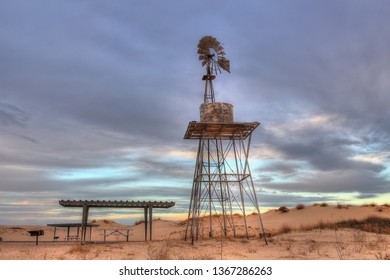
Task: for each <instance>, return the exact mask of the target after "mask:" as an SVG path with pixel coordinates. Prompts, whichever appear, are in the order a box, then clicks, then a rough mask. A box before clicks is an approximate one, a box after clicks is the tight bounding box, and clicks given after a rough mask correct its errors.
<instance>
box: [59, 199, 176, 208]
mask: <svg viewBox="0 0 390 280" xmlns="http://www.w3.org/2000/svg"><path fill="white" fill-rule="evenodd" d="M59 204H60V205H62V206H64V207H83V206H88V207H106V208H145V207H153V208H170V207H172V206H175V202H173V201H171V202H164V201H128V200H126V201H123V200H120V201H117V200H114V201H112V200H107V201H106V200H60V201H59Z"/></svg>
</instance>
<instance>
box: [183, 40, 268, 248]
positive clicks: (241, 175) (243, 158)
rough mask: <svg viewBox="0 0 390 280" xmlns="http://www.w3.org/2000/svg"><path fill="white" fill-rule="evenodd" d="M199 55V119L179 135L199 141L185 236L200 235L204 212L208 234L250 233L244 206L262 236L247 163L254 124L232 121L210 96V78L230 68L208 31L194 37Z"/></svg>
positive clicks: (228, 106) (228, 110)
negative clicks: (201, 87)
mask: <svg viewBox="0 0 390 280" xmlns="http://www.w3.org/2000/svg"><path fill="white" fill-rule="evenodd" d="M198 54H199V60H200V61H201V62H202V66H203V67H204V66H205V67H206V75H204V76H203V78H202V80H203V81H205V91H204V100H203V103H202V104H201V106H200V122H197V121H192V122H190V123H189V124H188V127H187V131H186V133H185V135H184V139H192V140H198V152H197V158H196V163H195V171H194V177H193V184H192V190H191V200H190V205H189V209H188V219H187V221H188V222H187V227H186V232H185V239H186V240H187V238H191V240H192V243H194V242H195V240H197V239H198V238H199V235H200V227H201V224H202V223H204V221H205V219H202V218H203V217H208V222H207V224H208V226H207V228H208V235H209V237H213V236H215V235H216V234H217V233H218V232H220V233H221V235H222V236H228V235H229V234H232V235H233V236H235V237H236V236H237V235H238V234H237V231H238V228H243V229H244V235H245V236H246V237H247V238H249V233H248V225H247V211H248V207H251V209H250V210H251V211H253V212H255V213H256V214H257V215H258V217H259V222H260V228H261V231H262V233H263V234H262V235H263V236H264V238H265V232H264V226H263V222H262V218H261V215H260V208H259V205H258V199H257V194H256V189H255V187H254V183H253V179H252V175H251V170H250V167H249V150H250V143H251V137H252V132H253V131H254V130H255V129H256V127H257V126H258V125H259V123H258V122H234V121H233V105H231V104H228V103H222V102H216V101H215V95H214V88H213V80H215V78H216V75H217V74H218V73H219V74H221V73H222V70H223V71H226V72H229V73H230V62H229V60H227V59H226V58H225V55H226V54H225V52H224V48H223V47H222V45H221V43H220V42H218V41H217V40H216V39H215V38H214V37H212V36H205V37H203V38H202V39H201V40H200V41H199V44H198ZM236 214H239V215H238V216H239V217H240V219H237V218H236V217H235V216H236ZM215 217H217V218H215ZM218 229H220V231H219V230H218ZM265 242H266V243H267V240H266V239H265Z"/></svg>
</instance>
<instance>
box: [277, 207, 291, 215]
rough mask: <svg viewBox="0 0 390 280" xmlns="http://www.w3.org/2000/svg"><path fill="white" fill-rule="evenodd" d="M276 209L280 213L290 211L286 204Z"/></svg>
mask: <svg viewBox="0 0 390 280" xmlns="http://www.w3.org/2000/svg"><path fill="white" fill-rule="evenodd" d="M278 211H279V212H281V213H287V212H288V211H290V209H288V208H287V207H286V206H281V207H279V209H278Z"/></svg>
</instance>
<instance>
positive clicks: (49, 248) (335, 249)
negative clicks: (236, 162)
mask: <svg viewBox="0 0 390 280" xmlns="http://www.w3.org/2000/svg"><path fill="white" fill-rule="evenodd" d="M369 216H376V217H383V218H389V219H390V207H388V206H386V205H385V206H377V205H366V206H348V207H340V206H339V207H337V206H336V205H328V206H326V207H323V206H320V205H315V206H314V205H313V206H305V207H304V208H303V209H299V210H298V209H296V208H294V209H289V211H288V212H286V213H282V212H280V211H278V210H276V209H275V210H271V211H269V212H267V213H264V214H262V219H263V223H264V226H265V231H266V233H267V236H268V237H267V240H268V245H266V244H265V240H264V239H263V238H262V239H260V238H259V234H260V232H261V230H260V223H259V217H258V216H257V215H255V214H252V215H249V216H248V218H247V223H248V230H249V235H250V238H249V239H247V238H245V232H244V226H243V219H242V217H240V216H238V215H237V216H235V223H236V226H237V236H238V237H236V238H234V237H233V236H232V234H231V232H229V233H228V236H227V237H221V232H220V229H218V228H217V227H216V228H215V230H214V237H213V238H209V237H208V232H209V229H208V227H207V224H208V219H209V217H204V221H203V224H202V226H201V227H200V237H199V240H197V241H196V242H195V244H194V245H192V244H191V242H190V241H184V233H185V230H186V222H185V221H168V220H160V219H158V220H154V221H153V241H147V242H145V241H144V226H145V225H144V223H143V222H141V223H138V224H137V225H133V226H125V225H122V224H118V223H116V222H114V221H108V220H99V221H93V222H94V223H95V224H98V225H99V227H98V228H94V229H93V230H92V241H94V242H92V243H88V242H87V243H85V244H81V243H80V242H77V241H66V240H65V238H66V229H58V228H57V233H56V235H57V236H58V239H57V240H55V241H53V236H54V234H53V233H54V232H53V231H54V228H52V227H47V226H28V225H26V226H4V225H3V226H0V238H1V239H2V241H1V242H0V259H2V260H35V259H38V260H48V259H54V260H159V259H169V260H221V259H222V260H257V259H267V260H281V259H303V260H339V259H351V260H356V259H358V260H370V259H372V260H379V259H381V260H383V259H390V246H389V245H390V244H389V242H390V236H389V233H390V231H387V232H386V234H385V233H376V232H367V231H362V230H360V229H354V228H342V227H340V226H337V227H336V226H333V227H332V226H329V225H330V224H334V223H336V222H338V221H342V220H350V219H356V220H362V219H365V218H367V217H369ZM213 219H215V220H217V219H219V217H213ZM326 224H328V226H320V227H318V225H326ZM315 225H317V226H315ZM36 229H43V230H44V231H45V234H44V235H43V236H41V237H39V244H38V245H37V246H36V245H35V237H31V236H30V235H29V233H28V232H27V231H28V230H36ZM104 229H106V230H107V231H106V233H109V232H112V229H117V230H118V231H119V232H122V233H126V232H127V230H129V232H130V233H131V234H132V235H131V236H130V237H129V242H126V237H125V236H123V235H120V234H115V235H111V236H107V237H106V241H107V242H103V240H104V236H103V233H104ZM109 229H111V230H109ZM387 230H389V229H387ZM71 234H74V235H75V234H76V231H75V229H73V230H72V232H71ZM88 235H89V233H88ZM88 239H89V238H88Z"/></svg>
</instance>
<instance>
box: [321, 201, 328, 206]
mask: <svg viewBox="0 0 390 280" xmlns="http://www.w3.org/2000/svg"><path fill="white" fill-rule="evenodd" d="M320 206H321V207H327V206H328V203H326V202H323V203H321V204H320Z"/></svg>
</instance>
